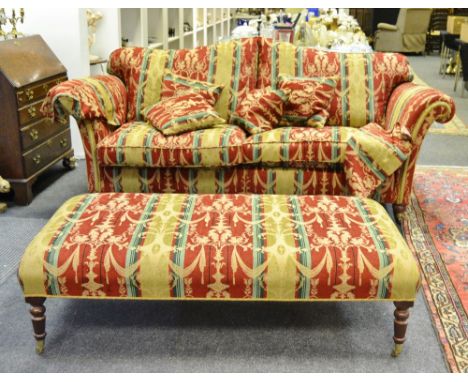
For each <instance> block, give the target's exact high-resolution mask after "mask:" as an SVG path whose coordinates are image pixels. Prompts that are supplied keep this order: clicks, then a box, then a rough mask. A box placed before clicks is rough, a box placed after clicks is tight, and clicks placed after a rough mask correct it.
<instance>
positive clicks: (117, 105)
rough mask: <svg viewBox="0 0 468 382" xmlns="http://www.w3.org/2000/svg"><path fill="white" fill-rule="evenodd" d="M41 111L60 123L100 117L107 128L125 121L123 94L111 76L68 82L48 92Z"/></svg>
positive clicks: (124, 95) (116, 80)
mask: <svg viewBox="0 0 468 382" xmlns="http://www.w3.org/2000/svg"><path fill="white" fill-rule="evenodd" d="M41 112H42V114H43V115H45V116H47V117H49V118H51V119H55V120H58V121H61V122H68V116H69V115H72V116H73V117H74V118H75V119H77V120H78V121H80V120H93V119H101V118H102V119H104V120H105V121H106V122H107V123H108V124H109V125H112V126H120V125H122V124H123V123H125V119H126V113H127V91H126V90H125V86H124V84H123V83H122V81H121V80H120V79H118V78H117V77H114V76H95V77H89V78H83V79H80V80H68V81H65V82H61V83H60V84H58V85H56V86H54V87H53V88H52V89H50V91H49V92H48V94H47V97H46V98H45V99H44V102H43V103H42V106H41Z"/></svg>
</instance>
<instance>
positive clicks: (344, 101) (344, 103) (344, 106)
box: [339, 54, 349, 126]
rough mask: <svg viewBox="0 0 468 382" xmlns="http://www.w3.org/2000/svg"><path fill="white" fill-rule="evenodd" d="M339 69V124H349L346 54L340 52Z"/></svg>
mask: <svg viewBox="0 0 468 382" xmlns="http://www.w3.org/2000/svg"><path fill="white" fill-rule="evenodd" d="M339 56H340V71H341V89H340V90H341V112H342V113H343V114H342V116H341V125H342V126H349V121H348V92H349V87H348V78H347V66H346V56H345V55H344V54H340V55H339Z"/></svg>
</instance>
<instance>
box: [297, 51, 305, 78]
mask: <svg viewBox="0 0 468 382" xmlns="http://www.w3.org/2000/svg"><path fill="white" fill-rule="evenodd" d="M303 64H304V48H302V47H298V48H296V76H298V77H303V76H304V65H303Z"/></svg>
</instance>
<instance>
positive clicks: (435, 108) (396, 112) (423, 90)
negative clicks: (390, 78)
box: [385, 82, 455, 206]
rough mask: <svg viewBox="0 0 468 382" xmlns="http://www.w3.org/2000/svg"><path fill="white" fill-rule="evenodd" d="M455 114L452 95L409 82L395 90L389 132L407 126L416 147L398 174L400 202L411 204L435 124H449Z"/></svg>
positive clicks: (387, 122) (389, 107)
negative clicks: (423, 151) (416, 174)
mask: <svg viewBox="0 0 468 382" xmlns="http://www.w3.org/2000/svg"><path fill="white" fill-rule="evenodd" d="M454 115H455V103H454V101H453V99H452V98H451V97H449V96H448V95H446V94H444V93H442V92H440V91H438V90H436V89H433V88H430V87H428V86H422V85H416V84H414V83H412V82H408V83H405V84H402V85H399V86H397V87H396V88H395V90H394V91H393V92H392V95H391V96H390V100H389V103H388V106H387V113H386V118H385V120H386V122H385V128H386V130H392V129H393V128H394V127H395V126H396V125H397V124H399V125H401V126H404V127H406V128H407V129H408V130H409V132H410V134H411V139H412V142H413V148H412V151H411V154H410V155H409V157H408V159H407V160H406V161H405V163H404V165H403V166H402V167H401V168H400V169H399V170H398V171H397V173H396V175H397V176H396V179H395V187H396V192H397V197H396V203H395V204H401V205H403V206H406V205H408V204H409V200H410V196H411V191H412V185H413V176H414V171H415V169H416V160H417V158H418V154H419V150H420V148H421V144H422V141H423V139H424V137H425V135H426V133H427V131H428V130H429V127H430V126H431V125H432V123H433V122H434V121H437V122H440V123H446V122H448V121H450V120H451V119H452V118H453V116H454Z"/></svg>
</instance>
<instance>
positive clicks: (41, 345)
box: [36, 340, 45, 354]
mask: <svg viewBox="0 0 468 382" xmlns="http://www.w3.org/2000/svg"><path fill="white" fill-rule="evenodd" d="M44 348H45V340H36V353H37V354H42V353H43V352H44Z"/></svg>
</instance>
